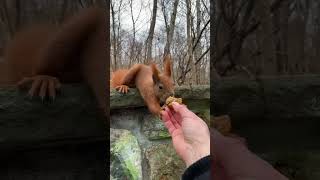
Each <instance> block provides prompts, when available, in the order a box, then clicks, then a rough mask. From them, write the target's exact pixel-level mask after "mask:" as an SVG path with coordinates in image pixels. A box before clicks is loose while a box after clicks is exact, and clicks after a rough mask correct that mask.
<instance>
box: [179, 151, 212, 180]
mask: <svg viewBox="0 0 320 180" xmlns="http://www.w3.org/2000/svg"><path fill="white" fill-rule="evenodd" d="M210 160H211V157H210V155H209V156H206V157H203V158H202V159H200V160H198V161H197V162H195V163H193V164H192V165H191V166H189V167H188V168H187V170H186V171H185V172H184V173H183V175H182V180H211V178H210V170H211V168H210V167H211V165H210Z"/></svg>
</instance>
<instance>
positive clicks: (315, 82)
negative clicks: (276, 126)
mask: <svg viewBox="0 0 320 180" xmlns="http://www.w3.org/2000/svg"><path fill="white" fill-rule="evenodd" d="M212 84H214V85H213V86H212V89H211V91H212V92H211V93H212V95H213V101H211V102H212V105H213V104H214V109H213V113H214V114H215V115H221V114H229V115H230V116H231V117H232V118H236V119H240V118H241V119H253V118H255V119H259V118H261V117H264V118H266V119H273V118H278V119H280V118H282V119H283V118H304V119H307V118H320V111H319V110H320V76H312V75H310V76H292V77H274V78H272V77H269V78H267V77H266V78H262V79H260V80H259V81H257V80H234V79H222V80H219V81H213V82H212Z"/></svg>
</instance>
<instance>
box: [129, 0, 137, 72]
mask: <svg viewBox="0 0 320 180" xmlns="http://www.w3.org/2000/svg"><path fill="white" fill-rule="evenodd" d="M130 12H131V20H132V31H133V37H132V43H131V51H130V62H131V60H134V57H135V46H136V45H135V44H136V22H135V20H134V17H133V0H130ZM138 63H139V62H138ZM129 66H131V63H130V64H129Z"/></svg>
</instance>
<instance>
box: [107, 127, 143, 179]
mask: <svg viewBox="0 0 320 180" xmlns="http://www.w3.org/2000/svg"><path fill="white" fill-rule="evenodd" d="M110 156H111V157H110V174H111V175H112V177H113V178H115V179H119V180H120V179H132V180H140V179H142V167H141V161H142V159H141V150H140V147H139V144H138V141H137V139H136V138H135V136H134V135H133V134H132V133H131V132H130V131H128V130H123V129H112V128H111V129H110Z"/></svg>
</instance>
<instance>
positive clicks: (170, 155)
mask: <svg viewBox="0 0 320 180" xmlns="http://www.w3.org/2000/svg"><path fill="white" fill-rule="evenodd" d="M145 156H146V160H147V162H148V167H149V177H150V180H179V179H181V175H182V173H183V172H184V170H185V164H184V162H183V161H182V160H181V159H180V158H179V157H178V155H177V154H176V152H175V150H174V149H173V146H172V144H171V143H166V144H159V145H154V146H151V147H150V148H148V149H147V150H146V153H145Z"/></svg>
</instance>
